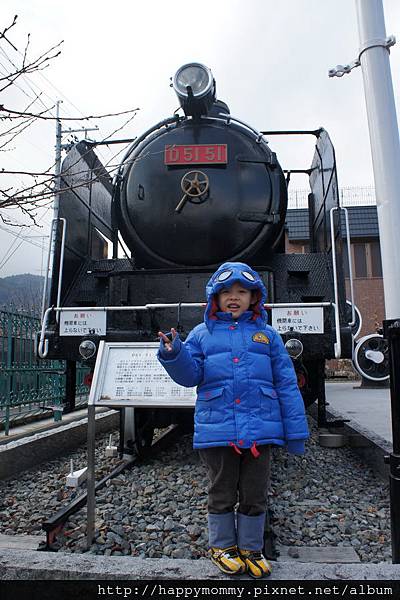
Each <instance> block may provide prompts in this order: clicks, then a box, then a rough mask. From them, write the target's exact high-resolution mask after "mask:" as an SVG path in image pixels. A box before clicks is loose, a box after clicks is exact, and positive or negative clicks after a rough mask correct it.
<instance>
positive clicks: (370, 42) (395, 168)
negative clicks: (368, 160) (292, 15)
mask: <svg viewBox="0 0 400 600" xmlns="http://www.w3.org/2000/svg"><path fill="white" fill-rule="evenodd" d="M355 1H356V11H357V21H358V32H359V40H360V51H359V56H358V59H356V60H355V61H353V62H352V63H350V64H349V65H346V66H344V67H343V66H342V65H339V66H338V67H336V69H331V70H330V71H329V76H330V77H333V76H335V75H337V76H342V75H344V74H345V73H349V72H350V71H351V70H352V69H353V68H354V67H358V66H361V70H362V74H363V80H364V93H365V102H366V107H367V116H368V127H369V135H370V144H371V155H372V163H373V170H374V179H375V190H376V204H377V213H378V224H379V238H380V245H381V255H382V271H383V284H384V293H385V312H386V320H385V321H384V322H383V327H384V336H385V338H386V339H387V340H388V345H389V359H390V397H391V412H392V432H393V452H392V453H391V454H390V456H389V457H387V458H388V463H389V465H390V509H391V528H392V562H393V563H396V564H398V563H400V244H399V235H400V141H399V130H398V125H397V117H396V107H395V102H394V94H393V84H392V76H391V72H390V64H389V48H390V46H393V44H394V43H395V39H394V37H393V36H391V37H387V36H386V30H385V19H384V14H383V6H382V0H355Z"/></svg>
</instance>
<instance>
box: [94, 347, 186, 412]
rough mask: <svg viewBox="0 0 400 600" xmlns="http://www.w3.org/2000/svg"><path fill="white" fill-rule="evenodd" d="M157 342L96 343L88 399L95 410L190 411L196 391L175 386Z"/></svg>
mask: <svg viewBox="0 0 400 600" xmlns="http://www.w3.org/2000/svg"><path fill="white" fill-rule="evenodd" d="M158 347H159V344H158V343H157V342H104V341H101V342H100V347H99V351H98V354H97V359H96V366H95V370H94V374H93V381H92V386H91V390H90V395H89V404H95V405H96V406H109V407H113V406H115V407H118V406H141V407H182V408H183V407H192V406H194V404H195V401H196V388H185V387H183V386H181V385H178V384H177V383H175V382H174V381H173V380H172V379H171V378H170V376H169V375H168V373H167V372H166V371H165V369H164V367H163V366H162V365H161V364H160V362H159V361H158V359H157V350H158Z"/></svg>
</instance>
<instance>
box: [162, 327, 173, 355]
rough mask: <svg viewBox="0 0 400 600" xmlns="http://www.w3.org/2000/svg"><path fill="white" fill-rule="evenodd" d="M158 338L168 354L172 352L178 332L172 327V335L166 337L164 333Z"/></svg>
mask: <svg viewBox="0 0 400 600" xmlns="http://www.w3.org/2000/svg"><path fill="white" fill-rule="evenodd" d="M158 337H159V338H160V340H162V341H163V342H164V347H165V349H166V350H167V351H168V352H172V344H173V341H174V339H175V338H176V330H175V329H174V328H173V327H172V328H171V333H168V334H167V335H165V333H163V332H162V331H159V332H158Z"/></svg>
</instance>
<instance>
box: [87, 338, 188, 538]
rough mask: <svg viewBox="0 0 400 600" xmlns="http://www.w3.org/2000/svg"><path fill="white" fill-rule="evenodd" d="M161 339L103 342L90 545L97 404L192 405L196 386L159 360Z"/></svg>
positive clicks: (90, 447) (92, 426)
mask: <svg viewBox="0 0 400 600" xmlns="http://www.w3.org/2000/svg"><path fill="white" fill-rule="evenodd" d="M158 347H159V343H158V342H104V341H101V342H100V346H99V351H98V354H97V358H96V365H95V369H94V374H93V380H92V386H91V388H90V395H89V402H88V436H87V465H88V472H87V529H86V544H87V548H88V549H89V548H90V546H91V545H92V542H93V539H94V532H95V509H96V498H95V490H96V482H95V437H96V420H95V411H96V406H108V407H109V408H121V407H165V408H188V407H189V408H191V407H194V405H195V402H196V388H185V387H183V386H181V385H178V384H177V383H175V382H174V381H173V380H172V379H171V378H170V376H169V375H168V373H167V372H166V371H165V369H164V368H163V367H162V365H161V364H160V363H159V361H158V360H157V350H158Z"/></svg>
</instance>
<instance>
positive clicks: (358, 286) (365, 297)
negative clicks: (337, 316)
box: [346, 277, 385, 337]
mask: <svg viewBox="0 0 400 600" xmlns="http://www.w3.org/2000/svg"><path fill="white" fill-rule="evenodd" d="M353 287H354V299H355V303H356V306H357V308H358V310H359V311H360V313H361V316H362V320H363V324H362V329H361V333H360V334H359V336H358V337H363V336H364V335H368V334H370V333H375V332H376V329H377V327H382V321H383V319H384V318H385V302H384V297H383V280H382V279H381V278H378V277H372V278H370V279H363V278H359V279H354V280H353ZM346 290H347V298H348V299H350V284H349V280H348V279H346Z"/></svg>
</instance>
